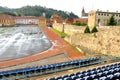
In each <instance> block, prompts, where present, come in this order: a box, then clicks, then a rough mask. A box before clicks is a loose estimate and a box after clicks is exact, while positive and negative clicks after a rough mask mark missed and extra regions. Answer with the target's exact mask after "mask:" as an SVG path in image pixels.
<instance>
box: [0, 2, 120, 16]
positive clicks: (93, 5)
mask: <svg viewBox="0 0 120 80" xmlns="http://www.w3.org/2000/svg"><path fill="white" fill-rule="evenodd" d="M119 4H120V3H119V0H0V6H3V7H8V8H20V7H22V6H26V5H32V6H34V5H40V6H46V7H47V8H53V9H57V10H63V11H68V12H73V13H75V14H76V15H78V16H79V15H80V12H81V9H82V8H83V6H84V8H85V11H86V12H89V11H90V10H91V9H94V10H97V9H99V10H103V11H107V10H109V11H116V10H118V11H119V12H120V5H119Z"/></svg>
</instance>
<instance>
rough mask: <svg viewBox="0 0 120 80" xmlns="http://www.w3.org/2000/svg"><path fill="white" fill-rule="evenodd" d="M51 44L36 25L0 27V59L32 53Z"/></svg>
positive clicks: (40, 50) (38, 51) (43, 49)
mask: <svg viewBox="0 0 120 80" xmlns="http://www.w3.org/2000/svg"><path fill="white" fill-rule="evenodd" d="M51 46H52V44H51V42H50V41H49V40H48V39H47V37H46V35H45V34H44V32H43V31H42V30H41V29H40V28H38V27H37V26H30V25H29V26H18V27H4V28H2V27H1V28H0V60H8V59H15V58H20V57H24V56H29V55H33V54H36V53H40V52H42V51H45V50H47V49H48V48H50V47H51Z"/></svg>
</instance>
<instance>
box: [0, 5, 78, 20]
mask: <svg viewBox="0 0 120 80" xmlns="http://www.w3.org/2000/svg"><path fill="white" fill-rule="evenodd" d="M2 12H9V13H11V14H15V15H17V16H18V15H26V16H41V15H43V13H45V14H46V18H50V17H51V15H52V14H53V13H57V14H59V15H60V16H61V17H62V18H63V19H64V18H67V17H68V16H70V17H72V18H78V16H77V15H75V14H74V13H72V12H70V13H69V12H65V11H61V10H55V9H52V8H46V7H41V6H25V7H22V8H17V9H10V8H6V7H0V13H2Z"/></svg>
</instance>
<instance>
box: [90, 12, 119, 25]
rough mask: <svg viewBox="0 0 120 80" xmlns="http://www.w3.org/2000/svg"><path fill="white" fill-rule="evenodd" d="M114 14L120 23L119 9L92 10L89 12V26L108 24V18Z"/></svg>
mask: <svg viewBox="0 0 120 80" xmlns="http://www.w3.org/2000/svg"><path fill="white" fill-rule="evenodd" d="M112 15H113V16H114V18H115V20H116V22H117V25H120V13H119V12H118V11H116V12H109V11H106V12H105V11H99V10H97V11H94V10H91V11H90V12H89V14H88V26H90V27H94V26H106V25H107V22H108V20H109V19H110V17H111V16H112Z"/></svg>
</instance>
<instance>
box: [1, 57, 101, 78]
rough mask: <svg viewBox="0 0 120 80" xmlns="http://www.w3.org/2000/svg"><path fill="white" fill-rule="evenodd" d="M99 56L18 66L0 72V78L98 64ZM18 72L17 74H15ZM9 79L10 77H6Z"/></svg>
mask: <svg viewBox="0 0 120 80" xmlns="http://www.w3.org/2000/svg"><path fill="white" fill-rule="evenodd" d="M100 60H101V58H100V57H95V58H89V59H77V60H72V61H67V62H61V63H55V64H48V65H42V66H34V67H27V68H20V69H15V70H8V71H2V72H0V79H3V78H9V77H10V76H11V75H12V76H15V77H13V78H16V77H17V78H24V77H31V76H36V75H41V74H47V73H53V72H57V71H61V70H66V69H71V68H78V67H82V66H87V65H92V64H98V63H100ZM18 74H19V76H17V75H18ZM8 80H10V79H8Z"/></svg>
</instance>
